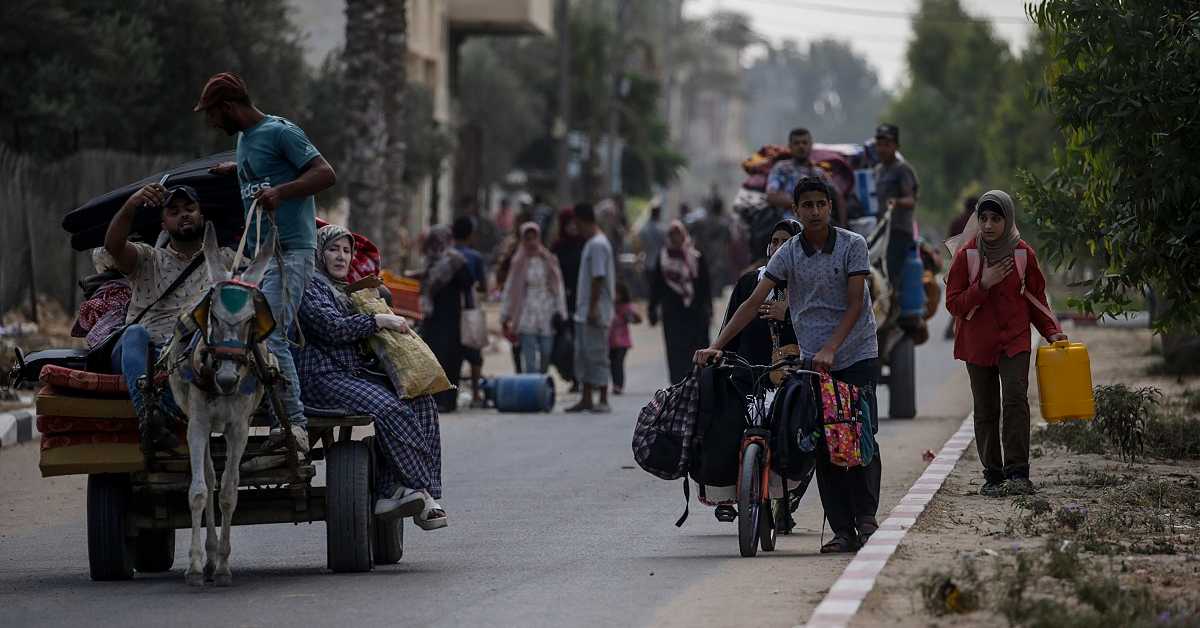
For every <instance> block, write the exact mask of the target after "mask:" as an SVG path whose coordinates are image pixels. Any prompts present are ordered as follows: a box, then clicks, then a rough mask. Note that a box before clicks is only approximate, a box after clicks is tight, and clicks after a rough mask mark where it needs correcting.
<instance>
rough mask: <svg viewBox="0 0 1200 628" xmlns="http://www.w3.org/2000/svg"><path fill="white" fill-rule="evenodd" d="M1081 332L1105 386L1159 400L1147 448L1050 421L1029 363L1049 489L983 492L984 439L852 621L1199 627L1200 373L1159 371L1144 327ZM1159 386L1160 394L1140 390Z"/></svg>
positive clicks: (1040, 461)
mask: <svg viewBox="0 0 1200 628" xmlns="http://www.w3.org/2000/svg"><path fill="white" fill-rule="evenodd" d="M1069 333H1070V335H1071V336H1072V339H1073V340H1079V341H1082V342H1084V343H1086V344H1087V345H1088V349H1089V352H1090V354H1091V359H1092V373H1093V383H1094V384H1095V385H1097V386H1103V385H1114V384H1124V385H1125V386H1126V387H1127V388H1126V389H1118V390H1116V391H1115V392H1113V393H1112V394H1113V395H1115V396H1116V397H1117V398H1119V400H1124V401H1127V402H1129V403H1134V404H1135V405H1136V403H1135V402H1137V401H1138V400H1140V399H1143V398H1149V399H1150V401H1149V402H1148V403H1146V404H1145V405H1144V406H1142V407H1144V408H1146V413H1145V415H1143V416H1142V418H1143V419H1144V423H1143V424H1142V428H1143V429H1142V431H1141V432H1140V434H1141V437H1142V438H1143V440H1144V443H1145V449H1144V452H1145V454H1146V457H1144V458H1141V457H1139V458H1137V459H1136V460H1135V461H1134V462H1132V463H1130V462H1128V461H1125V460H1122V458H1121V456H1120V453H1119V452H1120V448H1119V447H1118V446H1117V445H1115V444H1113V442H1112V440H1111V439H1109V438H1108V437H1107V435H1106V434H1104V433H1103V431H1102V430H1100V429H1098V425H1094V424H1093V425H1087V424H1082V425H1078V426H1072V427H1069V428H1061V427H1054V428H1051V429H1047V426H1046V424H1045V423H1044V422H1042V421H1041V419H1040V416H1038V399H1037V386H1036V383H1034V382H1036V376H1035V375H1034V374H1032V373H1031V377H1030V380H1031V385H1030V405H1031V410H1032V411H1033V413H1034V422H1035V426H1034V428H1033V429H1034V436H1033V447H1032V451H1031V454H1032V457H1033V460H1032V467H1033V468H1032V479H1033V480H1034V482H1035V484H1036V485H1037V486H1038V488H1039V491H1038V493H1037V494H1036V495H1033V496H1017V497H1003V498H987V497H983V496H981V495H979V488H980V487H981V486H982V484H983V478H982V468H981V466H980V463H979V458H978V456H977V455H976V452H975V448H974V445H972V447H971V448H969V449H968V450H967V451H966V452H964V455H963V457H962V459H961V460H960V461H959V463H958V465H957V466H956V467H955V470H954V472H953V473H952V474H951V475H950V477H948V478H947V480H946V483H945V485H944V486H943V488H942V489H941V491H940V492H939V493H938V494H937V496H936V497H935V498H934V501H933V502H931V504H930V506H929V508H928V509H927V510H926V512H925V513H924V514H923V515H922V517H921V518H920V520H919V521H918V522H917V524H916V525H915V526H914V527H913V528H912V529H911V530H910V532H909V534H908V535H907V536H906V537H905V539H904V541H903V542H902V544H901V545H900V547H899V549H898V551H897V552H896V554H895V555H894V556H893V558H892V560H891V561H890V562H889V563H888V565H887V566H886V568H885V569H884V571H883V572H882V574H880V577H879V578H878V579H877V581H876V585H875V588H874V590H873V591H872V592H871V593H870V594H869V595H868V597H867V599H866V601H865V602H864V604H863V607H862V609H861V610H860V611H859V613H858V615H857V616H856V618H855V620H854V622H853V623H852V625H854V626H880V625H885V624H886V625H889V626H893V627H896V628H898V627H901V626H914V627H916V626H997V627H999V626H1010V625H1018V626H1056V627H1057V626H1097V625H1114V626H1115V625H1121V626H1138V625H1154V626H1200V618H1198V617H1200V532H1198V530H1200V459H1198V458H1200V451H1198V450H1197V449H1198V447H1200V418H1198V415H1200V394H1197V393H1194V392H1192V391H1197V390H1200V377H1196V376H1191V377H1177V376H1173V375H1164V374H1160V373H1161V367H1160V366H1159V363H1160V360H1159V359H1158V358H1157V356H1155V355H1153V354H1152V353H1151V346H1152V338H1151V335H1150V333H1149V332H1148V331H1146V330H1114V329H1102V328H1080V329H1075V330H1071V331H1070V332H1069ZM1150 386H1152V387H1155V388H1157V389H1158V390H1160V391H1161V396H1154V395H1153V394H1151V393H1145V394H1143V395H1142V396H1138V395H1137V394H1136V391H1137V390H1138V389H1141V388H1142V387H1150ZM1131 400H1132V401H1131ZM1155 402H1157V403H1155ZM1135 414H1136V413H1133V414H1131V415H1130V416H1131V418H1130V422H1131V424H1132V423H1135V422H1136V421H1135V420H1134V419H1135V418H1136V417H1135V416H1134V415H1135ZM1121 433H1124V434H1127V435H1131V434H1132V435H1136V434H1137V433H1138V431H1137V430H1136V429H1129V430H1125V431H1123V432H1121ZM1155 456H1157V457H1155Z"/></svg>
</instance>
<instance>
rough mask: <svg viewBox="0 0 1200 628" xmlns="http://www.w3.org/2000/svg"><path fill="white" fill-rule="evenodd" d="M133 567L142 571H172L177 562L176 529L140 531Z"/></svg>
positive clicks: (135, 543)
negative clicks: (172, 566)
mask: <svg viewBox="0 0 1200 628" xmlns="http://www.w3.org/2000/svg"><path fill="white" fill-rule="evenodd" d="M133 547H134V552H133V556H134V561H133V567H134V569H137V570H138V571H139V572H141V573H162V572H164V571H170V570H171V565H173V564H175V530H157V529H156V530H146V529H142V530H140V531H138V535H137V540H136V541H134V543H133Z"/></svg>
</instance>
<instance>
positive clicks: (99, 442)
mask: <svg viewBox="0 0 1200 628" xmlns="http://www.w3.org/2000/svg"><path fill="white" fill-rule="evenodd" d="M38 381H39V384H40V385H41V387H40V388H39V390H38V393H37V398H36V408H37V429H38V431H39V432H41V433H42V442H41V461H40V463H39V467H40V468H41V470H42V477H51V476H55V475H71V474H75V473H128V472H131V471H141V470H142V469H143V468H144V466H145V460H144V456H143V454H142V450H141V439H140V437H139V435H138V419H137V413H136V412H135V411H134V409H133V403H132V402H130V400H129V389H128V388H127V387H126V384H125V380H124V378H123V377H122V376H120V375H112V374H106V373H92V372H89V371H81V370H76V369H71V368H67V367H64V366H58V365H54V364H49V365H46V366H43V367H42V371H41V375H40V376H39V378H38Z"/></svg>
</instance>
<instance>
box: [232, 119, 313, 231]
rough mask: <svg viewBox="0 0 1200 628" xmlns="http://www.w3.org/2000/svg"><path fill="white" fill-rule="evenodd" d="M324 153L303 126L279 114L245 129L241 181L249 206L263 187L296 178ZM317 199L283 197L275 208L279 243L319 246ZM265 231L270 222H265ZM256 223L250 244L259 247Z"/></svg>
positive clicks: (240, 152) (241, 136)
mask: <svg viewBox="0 0 1200 628" xmlns="http://www.w3.org/2000/svg"><path fill="white" fill-rule="evenodd" d="M320 156H321V153H319V152H317V147H316V146H313V143H312V142H310V141H309V140H308V136H306V135H305V134H304V131H303V130H301V129H300V127H298V126H296V125H295V124H292V123H291V122H290V121H289V120H286V119H284V118H280V117H279V116H267V117H265V118H263V120H262V122H259V123H258V124H256V125H254V126H252V127H250V128H249V129H246V130H245V131H242V132H241V133H240V134H239V135H238V140H237V173H238V183H240V184H241V188H242V204H243V206H244V208H245V209H246V210H249V209H250V204H251V203H253V202H254V194H255V193H256V192H258V190H259V189H261V188H264V187H270V186H272V185H275V186H279V185H283V184H284V183H289V182H291V181H295V180H296V178H297V177H299V176H300V171H301V170H302V169H303V168H304V166H306V165H308V162H310V161H312V160H313V159H314V158H316V157H320ZM316 217H317V203H316V201H315V200H314V199H313V197H311V196H306V197H304V198H292V199H288V200H286V201H283V202H282V203H280V204H279V207H278V208H276V210H275V224H276V225H277V226H278V227H279V246H280V248H282V249H285V250H292V249H315V248H317V229H316ZM262 228H263V231H264V234H263V235H266V234H265V231H266V230H267V229H269V228H270V223H268V222H266V221H265V220H264V221H263V223H262ZM256 232H257V230H256V226H255V225H254V224H251V225H250V235H249V236H248V237H247V239H246V246H247V248H248V249H249V251H250V252H251V254H253V251H254V250H256V249H257V248H258V247H257V240H256V238H255V234H256Z"/></svg>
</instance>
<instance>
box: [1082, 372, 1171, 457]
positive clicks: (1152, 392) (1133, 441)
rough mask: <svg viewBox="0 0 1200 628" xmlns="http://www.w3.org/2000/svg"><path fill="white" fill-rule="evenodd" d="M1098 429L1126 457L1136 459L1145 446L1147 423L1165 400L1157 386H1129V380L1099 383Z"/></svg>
mask: <svg viewBox="0 0 1200 628" xmlns="http://www.w3.org/2000/svg"><path fill="white" fill-rule="evenodd" d="M1095 397H1096V418H1095V419H1094V421H1093V423H1094V424H1095V429H1096V430H1098V431H1099V432H1100V433H1101V434H1103V435H1104V436H1105V438H1107V439H1108V442H1109V443H1111V444H1112V445H1113V446H1115V447H1116V448H1117V453H1118V454H1119V455H1120V456H1121V459H1122V460H1127V461H1129V462H1133V461H1134V459H1136V458H1137V456H1139V455H1142V454H1143V452H1144V449H1145V435H1146V425H1147V423H1148V422H1149V420H1150V417H1151V416H1152V415H1153V413H1154V410H1155V408H1156V407H1157V406H1158V404H1159V403H1160V402H1161V400H1162V392H1161V391H1160V390H1158V389H1157V388H1154V387H1153V386H1147V387H1144V388H1138V389H1136V390H1134V389H1131V388H1129V387H1128V386H1126V385H1125V384H1112V385H1108V386H1097V387H1096V389H1095Z"/></svg>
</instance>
